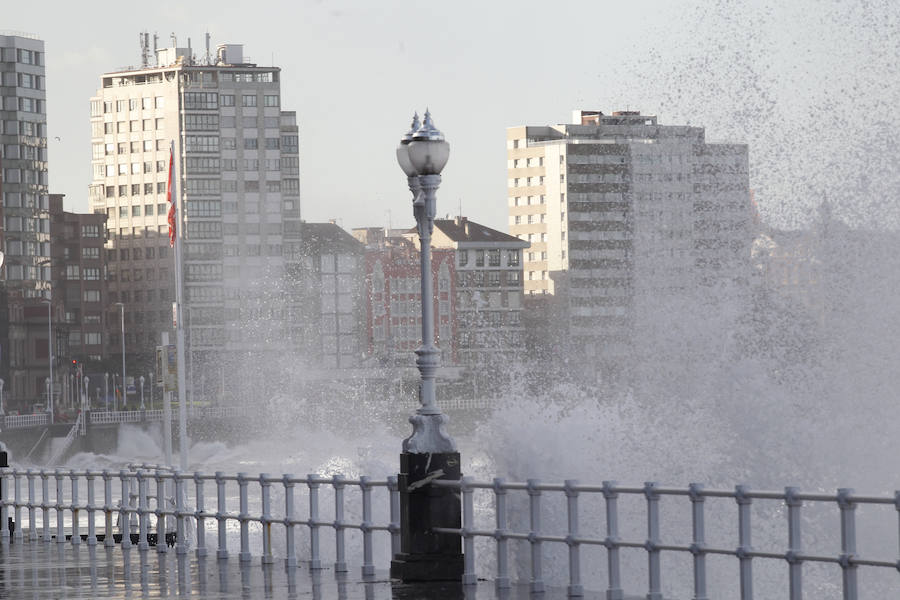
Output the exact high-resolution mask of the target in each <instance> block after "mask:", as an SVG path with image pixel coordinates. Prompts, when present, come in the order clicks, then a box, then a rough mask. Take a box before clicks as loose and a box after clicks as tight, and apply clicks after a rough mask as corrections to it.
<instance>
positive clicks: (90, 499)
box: [85, 471, 97, 546]
mask: <svg viewBox="0 0 900 600" xmlns="http://www.w3.org/2000/svg"><path fill="white" fill-rule="evenodd" d="M85 477H86V479H87V516H88V534H87V545H88V546H96V545H97V524H96V523H94V516H95V515H96V512H97V510H96V508H94V504H95V503H96V501H97V499H96V497H95V496H94V473H93V472H91V471H87V473H86V475H85Z"/></svg>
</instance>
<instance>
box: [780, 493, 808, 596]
mask: <svg viewBox="0 0 900 600" xmlns="http://www.w3.org/2000/svg"><path fill="white" fill-rule="evenodd" d="M798 493H799V490H798V489H797V488H795V487H786V488H784V503H785V504H786V505H787V508H788V515H787V518H788V551H787V553H786V554H785V555H784V559H785V560H786V561H787V563H788V576H789V578H790V583H789V585H790V600H802V599H803V561H802V560H801V559H799V558H798V556H799V555H801V554H802V553H803V544H802V543H801V541H800V508H801V507H802V506H803V500H800V499H799V498H797V494H798Z"/></svg>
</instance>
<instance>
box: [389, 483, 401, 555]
mask: <svg viewBox="0 0 900 600" xmlns="http://www.w3.org/2000/svg"><path fill="white" fill-rule="evenodd" d="M387 488H388V495H389V502H390V503H391V504H390V512H391V522H390V523H389V524H388V531H390V532H391V556H395V555H396V554H397V553H398V552H400V487H399V486H398V484H397V476H396V475H389V476H388V478H387Z"/></svg>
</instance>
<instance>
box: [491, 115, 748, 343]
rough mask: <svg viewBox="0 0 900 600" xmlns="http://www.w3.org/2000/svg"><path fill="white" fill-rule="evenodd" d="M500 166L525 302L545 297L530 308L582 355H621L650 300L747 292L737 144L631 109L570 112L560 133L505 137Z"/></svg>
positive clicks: (520, 130) (522, 130) (649, 315)
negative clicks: (521, 256) (504, 168)
mask: <svg viewBox="0 0 900 600" xmlns="http://www.w3.org/2000/svg"><path fill="white" fill-rule="evenodd" d="M507 158H508V173H509V175H508V177H509V185H508V206H509V231H510V233H511V234H513V235H515V236H517V237H519V238H520V239H522V240H524V241H528V242H530V243H531V247H530V248H529V249H528V251H527V252H526V255H525V260H524V271H525V281H524V290H525V293H526V294H528V295H530V296H532V297H539V296H550V298H546V299H539V298H534V299H535V300H538V301H539V300H546V302H545V303H544V304H545V305H546V306H549V307H552V309H550V310H549V312H548V314H549V315H550V316H551V318H552V319H553V320H554V323H555V325H554V326H553V328H554V329H556V330H557V331H560V328H561V331H563V332H564V335H562V336H561V337H562V338H566V339H568V340H569V341H571V342H572V347H573V348H575V349H577V350H578V352H579V353H581V354H583V355H584V356H586V357H588V358H592V357H601V356H607V357H609V356H613V357H614V356H625V355H630V354H632V353H633V352H634V349H635V348H634V343H635V340H636V338H638V337H640V336H641V333H640V331H641V330H642V328H644V327H645V326H649V325H648V324H649V323H651V321H654V320H655V319H657V316H658V314H660V313H663V312H664V310H661V309H660V303H661V302H668V301H670V300H671V301H673V302H676V303H678V302H684V301H686V300H685V298H686V297H687V296H690V295H691V294H694V293H695V292H697V290H699V289H705V290H716V292H715V294H722V295H727V294H728V293H731V292H733V291H734V290H736V289H737V288H740V287H742V286H746V284H747V279H748V277H749V264H748V260H747V258H748V256H749V246H750V243H751V241H752V223H751V221H752V213H751V203H750V193H749V180H748V170H749V169H748V154H747V146H746V145H743V144H719V143H715V144H714V143H708V142H707V141H706V139H705V131H704V129H703V128H701V127H689V126H670V125H660V124H659V123H658V121H657V118H656V117H653V116H645V115H641V114H640V113H638V112H634V111H623V112H615V113H613V114H612V115H604V114H603V113H602V112H600V111H576V112H575V115H574V117H573V123H571V124H562V125H554V126H539V127H532V126H524V127H513V128H510V129H508V130H507ZM715 294H714V295H715ZM538 303H539V302H538ZM654 327H656V325H654Z"/></svg>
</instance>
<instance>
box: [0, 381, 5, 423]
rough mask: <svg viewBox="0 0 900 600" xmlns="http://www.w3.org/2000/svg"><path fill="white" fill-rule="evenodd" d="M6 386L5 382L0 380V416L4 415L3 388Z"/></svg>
mask: <svg viewBox="0 0 900 600" xmlns="http://www.w3.org/2000/svg"><path fill="white" fill-rule="evenodd" d="M4 385H6V382H5V381H3V380H2V379H0V415H5V414H6V410H5V409H4V408H3V386H4Z"/></svg>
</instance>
